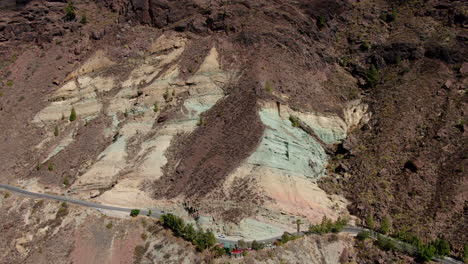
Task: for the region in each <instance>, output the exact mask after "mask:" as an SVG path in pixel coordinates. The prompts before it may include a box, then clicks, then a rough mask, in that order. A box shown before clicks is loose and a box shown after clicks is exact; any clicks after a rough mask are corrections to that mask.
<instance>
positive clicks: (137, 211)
mask: <svg viewBox="0 0 468 264" xmlns="http://www.w3.org/2000/svg"><path fill="white" fill-rule="evenodd" d="M139 214H140V210H139V209H132V210H131V211H130V216H131V217H136V216H138V215H139Z"/></svg>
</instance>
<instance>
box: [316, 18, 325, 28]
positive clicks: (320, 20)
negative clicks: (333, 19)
mask: <svg viewBox="0 0 468 264" xmlns="http://www.w3.org/2000/svg"><path fill="white" fill-rule="evenodd" d="M317 27H318V28H319V29H322V28H324V27H325V17H324V16H318V18H317Z"/></svg>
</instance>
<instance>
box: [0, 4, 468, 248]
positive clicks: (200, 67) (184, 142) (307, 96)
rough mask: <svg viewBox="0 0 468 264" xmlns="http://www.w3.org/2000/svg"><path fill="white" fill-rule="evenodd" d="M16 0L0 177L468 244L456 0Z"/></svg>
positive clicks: (215, 218)
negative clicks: (69, 14) (388, 227)
mask: <svg viewBox="0 0 468 264" xmlns="http://www.w3.org/2000/svg"><path fill="white" fill-rule="evenodd" d="M20 2H21V1H20ZM20 2H18V3H16V2H14V1H13V2H11V3H6V4H5V8H4V9H2V10H1V11H0V12H1V13H0V14H1V15H2V16H1V18H0V56H1V58H2V64H1V68H0V74H1V75H0V77H1V80H0V118H1V120H2V122H1V124H0V137H1V138H2V139H3V140H2V141H1V143H0V144H1V146H2V150H3V151H2V153H1V154H0V155H1V156H0V157H1V159H2V163H0V178H1V179H2V180H4V181H8V182H10V183H12V184H18V185H21V186H23V187H26V188H34V189H38V190H45V189H46V188H47V189H48V190H50V191H53V192H57V193H65V192H66V193H68V194H70V195H74V196H77V197H80V198H82V199H88V200H93V201H97V202H101V203H106V204H115V205H121V206H125V207H143V208H163V209H165V210H168V211H173V212H177V213H178V214H180V215H182V216H184V217H185V218H186V219H187V220H189V221H192V219H193V218H197V217H199V216H202V217H201V218H199V220H200V219H201V220H200V221H199V224H201V225H206V226H207V227H211V228H213V229H214V231H216V232H218V233H226V234H227V235H233V236H236V237H237V236H239V237H248V238H257V236H265V237H266V236H269V235H277V234H278V233H279V234H280V233H281V232H282V231H284V230H291V229H294V225H293V224H291V223H293V222H294V221H295V220H296V219H302V220H303V221H304V222H311V223H316V222H319V221H320V220H321V219H322V217H323V216H327V217H330V218H337V217H338V216H339V215H345V214H348V213H349V212H351V213H352V214H353V215H355V216H357V217H358V218H360V219H364V218H366V217H367V216H369V215H372V216H374V217H375V218H376V219H382V218H383V217H384V216H389V217H390V218H392V220H393V224H394V229H395V230H397V229H399V228H402V227H406V228H409V229H412V230H413V231H414V232H416V233H418V235H420V236H425V237H427V238H434V237H437V236H442V237H444V238H447V239H449V240H450V241H451V242H452V243H453V245H454V246H455V247H456V248H457V250H458V249H460V248H461V246H462V245H463V244H464V243H466V240H467V239H466V237H465V236H458V235H457V233H459V232H460V231H461V230H463V225H464V223H465V222H466V213H465V211H466V190H467V188H466V186H467V177H466V173H464V166H466V161H467V159H466V155H465V153H466V151H467V150H466V146H467V144H466V143H467V141H466V130H467V127H466V126H467V125H466V115H467V111H466V106H467V102H466V99H467V98H466V85H467V83H466V74H467V71H468V70H467V69H468V66H467V65H468V64H467V63H466V59H465V57H466V56H465V54H466V39H467V35H466V26H467V25H466V23H467V22H466V7H464V6H463V5H462V3H460V2H457V1H454V2H445V1H426V2H421V1H409V2H408V1H404V2H393V1H391V2H388V1H380V0H378V1H359V2H355V1H322V0H320V1H319V0H317V1H267V0H260V1H204V0H184V1H175V0H165V1H157V0H105V1H94V2H93V1H75V8H76V11H75V12H76V19H75V20H71V21H66V20H65V19H64V15H65V12H64V9H65V7H66V5H67V4H66V3H64V2H60V1H30V2H21V3H20ZM72 112H73V113H74V114H73V115H72ZM72 116H74V117H73V118H72ZM348 210H349V211H348ZM203 221H205V222H203ZM232 223H236V224H238V225H237V227H236V225H235V224H232ZM246 223H251V225H250V224H246ZM249 225H250V226H249ZM421 225H423V226H422V227H421ZM252 226H255V228H254V227H252Z"/></svg>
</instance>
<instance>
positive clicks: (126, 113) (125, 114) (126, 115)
mask: <svg viewBox="0 0 468 264" xmlns="http://www.w3.org/2000/svg"><path fill="white" fill-rule="evenodd" d="M124 117H125V118H127V117H128V110H127V109H125V112H124Z"/></svg>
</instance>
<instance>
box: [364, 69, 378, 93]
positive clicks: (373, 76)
mask: <svg viewBox="0 0 468 264" xmlns="http://www.w3.org/2000/svg"><path fill="white" fill-rule="evenodd" d="M366 78H367V84H368V85H369V86H370V87H371V88H373V87H375V85H376V84H377V82H378V81H379V71H378V70H377V68H376V67H375V65H374V64H372V65H371V66H370V67H369V70H368V71H367V73H366Z"/></svg>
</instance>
